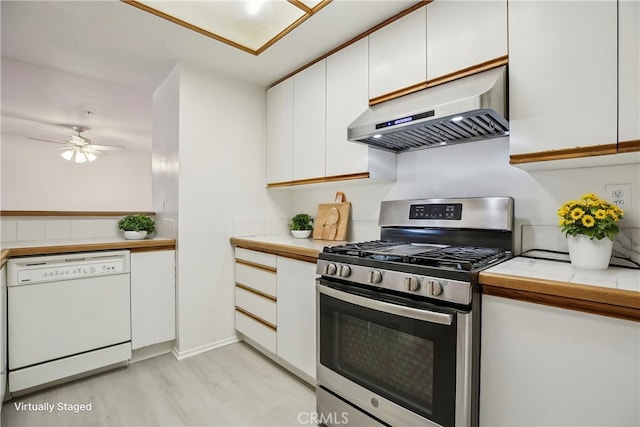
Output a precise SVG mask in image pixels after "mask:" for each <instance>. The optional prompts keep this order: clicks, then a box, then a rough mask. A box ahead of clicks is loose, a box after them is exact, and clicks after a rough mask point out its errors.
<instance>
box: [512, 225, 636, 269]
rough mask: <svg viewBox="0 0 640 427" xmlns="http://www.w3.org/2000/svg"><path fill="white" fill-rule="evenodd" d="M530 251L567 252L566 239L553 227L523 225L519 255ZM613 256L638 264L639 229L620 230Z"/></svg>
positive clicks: (614, 241)
mask: <svg viewBox="0 0 640 427" xmlns="http://www.w3.org/2000/svg"><path fill="white" fill-rule="evenodd" d="M532 249H542V250H548V251H560V252H567V253H568V252H569V247H568V243H567V239H566V237H565V236H564V234H563V233H562V231H560V227H558V226H554V225H523V226H522V239H521V253H522V252H526V251H528V250H532ZM613 255H614V256H617V257H620V258H626V259H630V260H632V261H634V262H637V263H640V228H621V229H620V233H618V234H617V235H616V237H615V239H614V240H613Z"/></svg>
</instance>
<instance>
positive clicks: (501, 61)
mask: <svg viewBox="0 0 640 427" xmlns="http://www.w3.org/2000/svg"><path fill="white" fill-rule="evenodd" d="M508 63H509V56H508V55H505V56H501V57H499V58H495V59H492V60H490V61H486V62H482V63H480V64H476V65H473V66H471V67H467V68H464V69H462V70H458V71H454V72H453V73H449V74H445V75H444V76H440V77H436V78H434V79H431V80H426V81H424V82H419V83H416V84H414V85H411V86H408V87H405V88H401V89H398V90H395V91H393V92H389V93H385V94H384V95H380V96H377V97H375V98H371V99H370V100H369V106H374V105H377V104H380V103H383V102H386V101H390V100H392V99H395V98H399V97H401V96H404V95H409V94H410V93H414V92H419V91H421V90H424V89H428V88H431V87H434V86H438V85H441V84H444V83H448V82H452V81H454V80H458V79H461V78H463V77H468V76H471V75H473V74H477V73H481V72H483V71H487V70H491V69H494V68H497V67H500V66H502V65H507V64H508Z"/></svg>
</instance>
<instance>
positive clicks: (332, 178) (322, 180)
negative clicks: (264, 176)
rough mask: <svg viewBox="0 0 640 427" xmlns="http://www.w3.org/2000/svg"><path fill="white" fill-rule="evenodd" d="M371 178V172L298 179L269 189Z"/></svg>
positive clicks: (280, 183)
mask: <svg viewBox="0 0 640 427" xmlns="http://www.w3.org/2000/svg"><path fill="white" fill-rule="evenodd" d="M369 176H370V175H369V172H358V173H352V174H345V175H332V176H321V177H317V178H307V179H296V180H293V181H282V182H271V183H268V184H267V188H282V187H291V186H294V185H305V184H321V183H327V182H338V181H349V180H354V179H367V178H369Z"/></svg>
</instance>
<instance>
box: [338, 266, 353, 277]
mask: <svg viewBox="0 0 640 427" xmlns="http://www.w3.org/2000/svg"><path fill="white" fill-rule="evenodd" d="M350 275H351V267H349V266H348V265H341V266H340V277H349V276H350Z"/></svg>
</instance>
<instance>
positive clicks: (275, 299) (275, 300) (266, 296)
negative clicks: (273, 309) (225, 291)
mask: <svg viewBox="0 0 640 427" xmlns="http://www.w3.org/2000/svg"><path fill="white" fill-rule="evenodd" d="M236 286H237V287H239V288H241V289H244V290H245V291H247V292H251V293H252V294H256V295H258V296H261V297H263V298H267V299H270V300H271V301H273V302H277V301H278V298H276V297H274V296H273V295H269V294H268V293H266V292H262V291H259V290H257V289H253V288H251V287H249V286H247V285H245V284H242V283H239V282H236Z"/></svg>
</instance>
